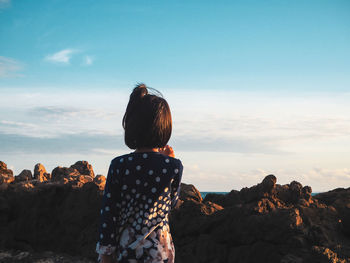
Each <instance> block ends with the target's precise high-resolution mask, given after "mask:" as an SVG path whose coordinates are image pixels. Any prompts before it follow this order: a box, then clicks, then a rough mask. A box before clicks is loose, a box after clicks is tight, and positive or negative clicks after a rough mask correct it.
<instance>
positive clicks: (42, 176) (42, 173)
mask: <svg viewBox="0 0 350 263" xmlns="http://www.w3.org/2000/svg"><path fill="white" fill-rule="evenodd" d="M34 179H36V180H38V181H39V182H44V181H48V180H51V174H49V173H48V172H46V169H45V166H44V165H43V164H41V163H37V164H36V165H35V167H34Z"/></svg>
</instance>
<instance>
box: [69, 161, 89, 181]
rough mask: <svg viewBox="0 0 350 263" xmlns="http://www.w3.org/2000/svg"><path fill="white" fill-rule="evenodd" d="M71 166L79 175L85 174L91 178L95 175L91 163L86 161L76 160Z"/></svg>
mask: <svg viewBox="0 0 350 263" xmlns="http://www.w3.org/2000/svg"><path fill="white" fill-rule="evenodd" d="M71 168H73V169H76V170H77V171H78V172H79V173H80V174H81V175H87V176H90V177H91V178H94V177H95V173H94V170H93V169H92V166H91V164H89V163H88V162H87V161H78V162H76V163H75V164H73V165H71Z"/></svg>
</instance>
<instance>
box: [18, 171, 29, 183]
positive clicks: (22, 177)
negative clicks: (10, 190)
mask: <svg viewBox="0 0 350 263" xmlns="http://www.w3.org/2000/svg"><path fill="white" fill-rule="evenodd" d="M31 180H33V175H32V171H30V170H26V169H25V170H23V171H22V172H21V173H20V174H19V175H17V176H16V177H15V182H16V183H17V182H23V181H31Z"/></svg>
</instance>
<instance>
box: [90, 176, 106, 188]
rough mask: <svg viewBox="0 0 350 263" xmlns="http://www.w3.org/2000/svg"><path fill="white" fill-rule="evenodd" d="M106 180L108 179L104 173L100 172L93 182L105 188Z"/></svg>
mask: <svg viewBox="0 0 350 263" xmlns="http://www.w3.org/2000/svg"><path fill="white" fill-rule="evenodd" d="M106 180H107V179H106V177H105V176H104V175H101V174H98V175H96V176H95V178H94V180H93V182H94V183H95V184H96V185H97V186H98V188H99V189H100V190H103V189H104V188H105V184H106Z"/></svg>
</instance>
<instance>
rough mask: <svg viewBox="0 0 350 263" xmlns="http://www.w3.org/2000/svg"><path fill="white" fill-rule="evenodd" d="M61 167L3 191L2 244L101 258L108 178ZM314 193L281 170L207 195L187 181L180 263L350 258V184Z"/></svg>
mask: <svg viewBox="0 0 350 263" xmlns="http://www.w3.org/2000/svg"><path fill="white" fill-rule="evenodd" d="M82 165H83V166H85V167H87V168H88V167H89V166H88V165H86V164H84V163H82ZM90 167H91V166H90ZM6 169H7V168H6ZM55 169H56V170H55ZM55 169H54V171H53V172H52V175H53V179H55V181H45V182H42V183H37V184H35V185H34V183H32V182H33V181H35V180H32V181H28V182H26V181H23V182H19V183H10V184H8V187H7V189H3V190H1V191H0V236H1V239H0V248H7V249H20V250H29V251H36V252H40V251H46V250H51V251H54V252H57V253H68V254H70V255H79V256H81V257H86V258H89V259H90V260H96V258H97V254H96V253H95V246H96V242H97V239H98V236H97V235H98V233H97V231H98V223H99V217H100V206H101V201H102V194H103V188H104V184H105V180H106V178H105V177H104V176H102V175H98V176H96V177H94V178H92V181H91V182H90V181H88V180H87V181H88V182H86V181H84V179H85V177H88V178H91V173H90V172H89V174H87V172H86V170H85V171H84V169H80V168H79V169H78V168H77V167H75V168H74V167H73V165H72V166H71V167H69V168H64V167H58V168H55ZM88 169H90V168H88ZM91 169H92V168H91ZM81 171H84V174H81V173H80V172H81ZM67 182H68V183H67ZM25 183H27V184H31V185H32V187H29V186H28V187H27V188H24V186H23V185H24V184H25ZM311 193H312V189H311V187H308V186H302V185H301V184H300V183H298V182H295V181H293V182H291V183H290V184H286V185H279V184H277V179H276V177H275V176H273V175H268V176H267V177H265V179H264V180H263V181H262V182H261V183H259V184H257V185H255V186H252V187H249V188H248V187H246V188H243V189H242V190H240V191H236V190H232V191H231V192H230V193H228V194H226V195H214V194H208V195H207V196H206V197H205V198H204V200H203V199H202V197H201V195H200V193H199V192H198V190H197V189H196V188H195V187H194V186H193V185H187V184H181V192H180V200H179V201H178V203H177V206H176V208H175V209H174V210H173V211H172V212H171V215H170V218H169V219H170V227H171V232H172V236H173V239H174V244H175V249H176V257H175V260H176V262H177V263H187V262H188V263H196V262H216V263H219V262H223V263H230V262H232V263H233V262H234V263H236V262H238V263H243V262H244V263H245V262H269V263H274V262H276V263H277V262H278V263H280V262H282V263H287V262H288V263H291V262H338V263H340V262H342V263H343V262H350V214H349V209H350V188H348V189H335V190H333V191H329V192H327V193H322V194H319V195H317V196H315V197H313V196H311ZM23 255H24V254H23Z"/></svg>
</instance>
